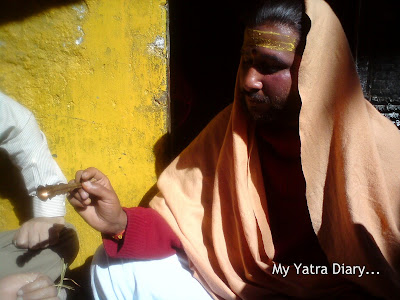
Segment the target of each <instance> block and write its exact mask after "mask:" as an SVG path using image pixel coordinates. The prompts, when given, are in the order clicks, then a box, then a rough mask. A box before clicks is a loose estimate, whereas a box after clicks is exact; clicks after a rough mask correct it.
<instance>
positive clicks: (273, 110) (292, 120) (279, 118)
mask: <svg viewBox="0 0 400 300" xmlns="http://www.w3.org/2000/svg"><path fill="white" fill-rule="evenodd" d="M246 97H247V98H248V99H251V100H252V101H254V102H256V103H260V104H262V105H266V106H268V109H267V110H265V111H260V110H256V109H250V108H249V107H248V104H247V102H246ZM289 101H290V99H287V100H286V101H281V100H280V99H271V98H270V97H268V96H260V95H257V94H255V93H254V94H251V93H246V92H242V93H241V94H240V102H241V104H242V106H243V108H244V109H245V111H246V113H247V115H248V117H249V119H250V120H252V121H254V122H255V123H257V124H265V125H271V126H280V127H286V126H290V127H292V126H293V124H295V125H296V124H298V117H299V112H300V107H296V108H294V107H290V106H289Z"/></svg>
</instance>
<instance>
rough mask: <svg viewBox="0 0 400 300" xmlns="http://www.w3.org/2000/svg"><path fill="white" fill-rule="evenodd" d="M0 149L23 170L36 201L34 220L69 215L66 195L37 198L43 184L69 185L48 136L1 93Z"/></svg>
mask: <svg viewBox="0 0 400 300" xmlns="http://www.w3.org/2000/svg"><path fill="white" fill-rule="evenodd" d="M0 149H3V150H5V151H6V152H7V154H8V155H9V157H10V159H11V161H12V162H13V163H14V164H15V166H16V167H18V169H19V170H20V171H21V174H22V177H23V179H24V182H25V186H26V189H27V191H28V194H29V195H30V196H31V197H32V198H33V217H57V216H64V215H65V196H64V195H61V196H56V197H54V198H51V199H49V200H47V201H42V200H40V199H39V198H37V197H36V196H34V195H35V192H36V188H37V187H38V186H39V185H45V184H57V183H66V182H67V180H66V178H65V176H64V174H63V173H62V171H61V169H60V167H59V166H58V165H57V163H56V162H55V160H54V159H53V157H52V155H51V153H50V150H49V148H48V145H47V141H46V137H45V135H44V134H43V132H42V131H41V130H40V128H39V126H38V124H37V123H36V120H35V117H34V116H33V114H32V113H31V112H30V111H29V110H28V109H27V108H25V107H24V106H22V105H21V104H19V103H18V102H16V101H14V100H13V99H11V98H9V97H7V96H6V95H4V94H2V93H1V92H0Z"/></svg>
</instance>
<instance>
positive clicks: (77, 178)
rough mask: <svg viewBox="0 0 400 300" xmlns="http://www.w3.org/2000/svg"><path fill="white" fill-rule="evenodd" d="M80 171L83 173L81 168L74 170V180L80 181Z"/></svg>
mask: <svg viewBox="0 0 400 300" xmlns="http://www.w3.org/2000/svg"><path fill="white" fill-rule="evenodd" d="M82 173H83V170H78V171H76V173H75V182H81V177H82ZM71 181H72V180H71ZM71 181H70V182H71Z"/></svg>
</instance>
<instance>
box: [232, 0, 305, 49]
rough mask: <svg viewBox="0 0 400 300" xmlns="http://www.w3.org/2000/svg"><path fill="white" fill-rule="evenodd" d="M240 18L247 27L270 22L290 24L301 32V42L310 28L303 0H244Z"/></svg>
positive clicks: (301, 42)
mask: <svg viewBox="0 0 400 300" xmlns="http://www.w3.org/2000/svg"><path fill="white" fill-rule="evenodd" d="M240 19H241V22H242V23H243V25H244V26H245V27H255V26H258V25H263V24H268V23H278V24H281V25H287V26H290V27H292V28H294V29H296V30H297V32H298V33H299V34H300V36H301V39H300V44H303V43H304V41H305V36H306V34H307V33H308V29H309V28H308V25H307V24H308V23H307V17H306V14H305V5H304V1H303V0H250V1H249V0H247V1H246V0H244V3H243V6H242V9H241V17H240ZM298 48H302V47H298Z"/></svg>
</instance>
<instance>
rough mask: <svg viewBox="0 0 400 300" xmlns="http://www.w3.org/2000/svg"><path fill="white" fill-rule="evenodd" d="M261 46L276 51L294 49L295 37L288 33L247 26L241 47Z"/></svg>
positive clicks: (290, 50) (291, 50)
mask: <svg viewBox="0 0 400 300" xmlns="http://www.w3.org/2000/svg"><path fill="white" fill-rule="evenodd" d="M246 47H263V48H268V49H272V50H277V51H289V52H293V51H295V50H296V39H295V38H293V37H292V36H290V35H286V34H282V33H279V32H275V31H262V30H257V29H251V28H247V29H246V31H245V34H244V42H243V48H246Z"/></svg>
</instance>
